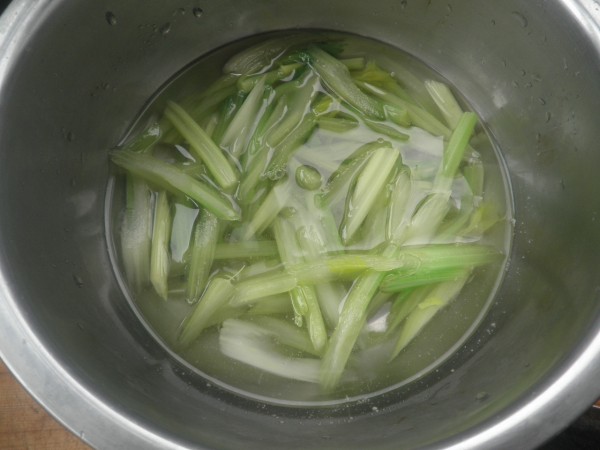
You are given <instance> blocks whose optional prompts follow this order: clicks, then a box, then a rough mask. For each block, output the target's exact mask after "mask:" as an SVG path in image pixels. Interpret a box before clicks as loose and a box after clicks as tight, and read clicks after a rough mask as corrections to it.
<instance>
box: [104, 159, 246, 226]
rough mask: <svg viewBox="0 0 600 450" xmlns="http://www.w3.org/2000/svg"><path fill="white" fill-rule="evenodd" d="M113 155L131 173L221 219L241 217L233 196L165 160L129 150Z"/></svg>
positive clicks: (116, 161)
mask: <svg viewBox="0 0 600 450" xmlns="http://www.w3.org/2000/svg"><path fill="white" fill-rule="evenodd" d="M110 156H111V159H112V161H113V162H114V163H115V164H116V165H118V166H120V167H122V168H123V169H125V170H127V171H128V172H129V173H131V174H134V175H136V176H138V177H140V178H143V179H144V180H146V181H148V182H149V183H152V184H155V185H158V186H160V187H161V188H163V189H165V190H167V191H169V192H171V193H173V194H175V195H184V196H187V197H189V198H190V199H191V200H193V201H195V202H197V203H198V204H199V205H202V206H204V207H205V208H206V209H207V210H209V211H210V212H212V213H213V214H214V215H215V216H217V217H218V218H220V219H223V220H239V219H240V213H239V207H238V206H237V205H236V204H235V203H234V202H233V201H232V200H231V199H230V198H228V197H227V196H226V195H224V194H222V193H221V192H219V191H217V190H216V189H215V188H213V187H212V186H209V185H208V184H205V183H203V182H201V181H198V180H196V179H194V178H192V177H191V176H189V175H186V174H185V173H184V172H182V171H181V170H179V169H177V168H176V167H174V166H172V165H170V164H168V163H166V162H163V161H161V160H159V159H157V158H155V157H153V156H150V155H146V154H138V153H134V152H131V151H127V150H119V151H114V152H110Z"/></svg>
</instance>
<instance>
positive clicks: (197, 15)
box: [192, 8, 204, 19]
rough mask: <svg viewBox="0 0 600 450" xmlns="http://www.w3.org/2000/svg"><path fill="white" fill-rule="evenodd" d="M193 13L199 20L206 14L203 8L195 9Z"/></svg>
mask: <svg viewBox="0 0 600 450" xmlns="http://www.w3.org/2000/svg"><path fill="white" fill-rule="evenodd" d="M192 13H193V14H194V17H196V18H197V19H199V18H200V17H202V14H204V11H203V10H202V8H194V9H192Z"/></svg>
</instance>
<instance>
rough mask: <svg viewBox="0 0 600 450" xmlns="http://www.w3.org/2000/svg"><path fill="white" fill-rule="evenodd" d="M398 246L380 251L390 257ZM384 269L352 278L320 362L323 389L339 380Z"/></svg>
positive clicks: (332, 385) (330, 386) (320, 378)
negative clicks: (351, 283) (353, 279)
mask: <svg viewBox="0 0 600 450" xmlns="http://www.w3.org/2000/svg"><path fill="white" fill-rule="evenodd" d="M397 251H398V247H397V246H395V245H393V244H391V245H388V246H387V247H386V248H385V249H384V250H383V252H382V256H384V257H393V256H395V254H396V253H397ZM383 277H384V273H382V272H374V271H367V272H365V273H364V274H362V275H361V276H360V277H358V278H357V279H356V281H355V282H354V284H353V285H352V288H351V289H350V291H349V292H348V294H347V296H346V299H345V301H344V304H343V308H342V311H341V313H340V319H339V322H338V325H337V326H336V328H335V330H334V331H333V334H332V335H331V338H330V339H329V344H328V345H327V348H326V349H325V353H324V355H323V359H322V362H321V374H320V377H319V382H320V384H321V386H323V387H324V388H325V389H333V388H334V387H335V386H336V385H337V384H338V383H339V381H340V379H341V377H342V374H343V372H344V368H345V367H346V364H347V362H348V358H349V357H350V353H351V352H352V349H353V348H354V344H355V343H356V340H357V339H358V336H359V334H360V332H361V330H362V328H363V326H364V324H365V321H366V317H367V309H368V307H369V303H370V302H371V299H372V298H373V296H374V295H375V294H376V293H377V290H378V288H379V284H380V283H381V281H382V280H383Z"/></svg>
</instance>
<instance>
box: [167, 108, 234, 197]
mask: <svg viewBox="0 0 600 450" xmlns="http://www.w3.org/2000/svg"><path fill="white" fill-rule="evenodd" d="M165 116H166V117H167V118H168V119H169V120H170V121H171V122H172V123H173V125H174V126H175V128H177V130H178V131H179V132H180V133H181V134H182V135H183V136H184V137H185V139H186V140H187V141H188V143H189V144H190V147H191V149H192V150H193V151H194V152H195V153H194V154H195V155H196V156H198V157H199V158H200V159H201V160H202V161H203V162H204V164H206V167H207V168H208V170H209V171H210V173H211V174H212V175H213V177H214V178H215V181H216V182H217V184H218V185H219V186H221V187H222V188H223V189H230V188H232V187H233V186H234V185H235V184H236V183H237V182H238V176H237V175H236V173H235V171H234V170H233V168H232V166H231V164H230V163H229V160H228V159H227V157H226V156H225V155H224V154H223V151H222V150H221V149H220V148H219V147H217V145H216V144H215V143H214V142H213V140H212V139H211V138H210V137H209V136H208V135H207V134H206V133H205V132H204V130H203V129H202V128H200V125H198V124H197V123H196V122H195V121H194V119H192V118H191V117H190V116H189V114H188V113H186V112H185V110H184V109H183V108H182V107H181V106H179V105H178V104H176V103H175V102H169V105H168V106H167V109H165Z"/></svg>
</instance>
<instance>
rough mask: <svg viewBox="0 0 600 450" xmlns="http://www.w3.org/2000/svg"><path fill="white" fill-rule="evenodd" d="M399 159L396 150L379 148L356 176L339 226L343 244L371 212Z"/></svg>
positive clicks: (398, 153)
mask: <svg viewBox="0 0 600 450" xmlns="http://www.w3.org/2000/svg"><path fill="white" fill-rule="evenodd" d="M399 159H400V152H399V151H398V150H396V149H394V148H391V149H390V148H386V147H381V148H379V149H377V150H376V151H375V152H374V153H373V154H372V155H371V157H370V158H369V160H368V161H367V163H366V164H365V166H364V167H363V168H362V170H361V172H360V173H359V174H358V176H357V178H356V180H355V183H354V186H353V189H351V191H350V192H349V193H348V198H347V199H346V209H345V211H344V217H343V219H342V223H341V225H340V236H341V237H342V242H343V243H344V244H347V243H348V242H350V241H351V240H352V239H353V238H354V235H355V233H356V232H357V231H358V229H359V228H360V226H361V225H362V223H363V221H364V220H365V217H366V216H367V214H369V213H370V212H371V209H372V207H373V205H374V204H375V201H376V200H377V198H378V197H379V196H380V195H382V193H383V189H384V188H385V186H386V184H387V183H388V181H389V180H388V179H389V176H390V174H391V173H392V172H393V170H394V168H395V167H396V164H397V161H398V160H399Z"/></svg>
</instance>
